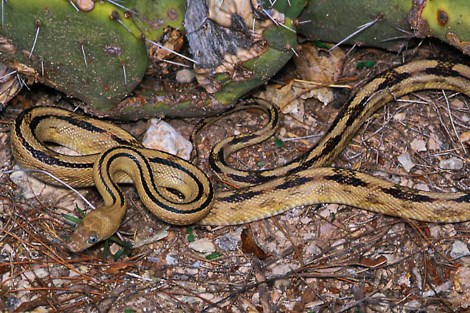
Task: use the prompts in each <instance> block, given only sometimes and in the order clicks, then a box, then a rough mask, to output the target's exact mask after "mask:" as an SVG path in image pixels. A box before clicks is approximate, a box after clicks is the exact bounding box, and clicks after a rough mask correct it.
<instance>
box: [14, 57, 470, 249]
mask: <svg viewBox="0 0 470 313" xmlns="http://www.w3.org/2000/svg"><path fill="white" fill-rule="evenodd" d="M424 89H446V90H453V91H456V92H461V93H463V94H465V95H467V96H470V68H469V67H468V66H466V65H464V64H461V63H453V62H451V61H441V60H422V61H415V62H412V63H408V64H405V65H402V66H399V67H396V68H394V69H392V70H389V71H387V72H385V73H383V74H381V75H379V76H377V77H375V78H374V79H372V80H371V81H370V82H369V83H367V84H366V85H365V86H363V87H362V88H361V89H360V91H359V92H358V93H356V95H355V96H353V97H352V98H351V100H350V101H349V102H348V104H347V105H346V106H345V108H344V109H343V110H342V112H341V113H340V114H339V115H338V117H337V118H336V120H335V121H334V123H333V125H332V126H331V128H330V130H329V131H328V132H327V134H326V135H325V136H324V138H323V139H321V140H320V141H319V143H318V144H316V145H315V146H314V147H312V148H311V149H310V150H309V151H308V152H307V153H305V154H303V155H301V156H299V157H298V158H296V159H294V160H293V161H291V162H289V163H287V164H286V165H284V166H282V167H279V168H274V169H270V170H263V171H242V170H238V169H234V168H231V167H230V166H229V165H228V164H227V162H226V158H227V156H228V155H229V154H231V153H233V152H234V151H237V150H239V149H241V148H243V147H245V146H247V145H251V144H253V143H256V142H258V141H260V140H263V139H265V138H267V137H268V136H270V135H271V134H272V133H274V132H275V129H276V127H277V125H278V118H279V117H278V116H277V111H276V110H274V109H273V108H272V106H271V105H269V103H267V102H265V101H261V100H259V102H260V107H261V109H263V110H265V111H266V112H267V113H268V114H269V116H270V121H269V123H268V126H267V127H266V128H264V129H263V130H260V131H258V132H256V133H254V134H246V135H242V136H238V137H230V138H227V139H225V140H223V141H222V142H221V143H219V144H217V145H216V146H215V147H214V149H213V151H212V154H211V156H210V164H211V166H212V167H213V170H214V171H215V173H216V174H217V175H218V176H220V177H222V179H223V180H224V181H228V182H231V183H233V184H235V185H242V186H245V187H243V188H241V189H237V190H232V191H222V192H218V191H217V192H214V190H213V187H212V185H211V182H210V181H209V179H208V178H207V176H206V175H205V174H204V173H203V172H202V171H201V170H199V169H198V168H197V167H195V166H194V165H192V164H191V163H189V162H187V161H184V160H182V159H180V158H178V157H176V156H172V155H169V154H167V153H164V152H159V151H155V150H149V149H145V148H143V147H142V146H141V144H140V143H139V142H138V141H137V140H136V139H135V138H134V137H132V136H131V135H130V134H129V133H127V132H126V131H124V130H123V129H121V128H119V127H117V126H114V125H112V124H110V123H107V122H104V121H100V120H98V119H94V118H91V117H86V116H83V115H79V114H76V113H73V112H70V111H67V110H63V109H59V108H54V107H35V108H30V109H26V110H25V111H23V112H22V113H21V114H20V115H19V116H18V117H17V118H16V120H15V123H14V125H13V127H12V131H11V144H12V150H13V154H14V157H15V159H16V161H17V163H18V164H20V165H21V166H23V167H27V168H34V169H42V170H45V171H48V172H50V173H52V174H53V175H55V176H57V177H58V178H60V179H61V180H63V181H65V182H66V183H68V184H70V185H72V186H76V187H86V186H92V185H95V186H96V187H97V189H98V191H99V192H100V194H101V195H102V197H103V199H104V205H103V206H102V207H100V208H98V209H96V210H93V211H91V212H90V213H88V214H87V215H86V216H85V217H84V218H83V220H82V222H81V223H80V224H79V225H78V226H77V228H76V230H75V232H74V234H73V235H72V237H71V240H70V242H69V243H68V248H69V249H70V250H71V251H74V252H77V251H81V250H84V249H86V248H88V247H90V246H92V245H94V244H95V243H97V242H99V241H101V240H104V239H106V238H108V237H110V236H111V235H112V234H114V233H115V232H116V231H117V229H118V228H119V226H120V223H121V220H122V219H123V217H124V215H125V212H126V199H125V197H124V195H123V193H122V192H121V191H120V189H119V187H118V185H117V184H119V183H127V182H131V181H133V183H134V184H135V186H136V189H137V191H138V193H139V196H140V198H141V199H142V202H143V203H144V205H145V206H146V207H147V208H148V209H149V210H150V211H151V212H152V213H153V214H155V215H156V216H158V217H159V218H161V219H162V220H164V221H166V222H168V223H172V224H178V225H185V224H194V223H199V224H202V225H230V224H241V223H247V222H251V221H256V220H260V219H263V218H266V217H270V216H273V215H276V214H279V213H282V212H285V211H286V210H288V209H290V208H294V207H299V206H303V205H309V204H316V203H338V204H347V205H350V206H354V207H358V208H362V209H366V210H370V211H374V212H379V213H382V214H387V215H393V216H399V217H404V218H411V219H416V220H421V221H427V222H462V221H467V220H470V193H469V192H468V191H467V192H455V193H436V192H424V191H419V190H415V189H410V188H406V187H402V186H399V185H397V184H393V183H390V182H387V181H384V180H382V179H378V178H375V177H373V176H370V175H367V174H363V173H360V172H357V171H352V170H348V169H340V168H332V167H324V166H325V165H327V164H328V163H330V162H331V161H332V160H333V159H334V158H335V157H337V156H338V154H339V153H340V152H341V150H342V149H343V148H344V147H345V146H346V145H347V144H348V142H349V141H350V140H351V138H352V137H353V136H354V134H355V133H356V132H357V130H358V129H359V128H360V127H361V125H362V124H363V123H364V121H365V120H366V119H367V118H369V117H370V116H371V115H372V114H373V113H374V112H375V111H376V110H377V109H378V108H380V107H382V106H383V105H384V104H386V103H387V102H390V101H391V100H393V99H395V98H398V97H400V96H402V95H404V94H407V93H410V92H414V91H417V90H424ZM47 143H53V144H58V145H62V146H65V147H68V148H70V149H73V150H75V151H78V152H79V153H80V154H81V155H80V156H69V155H64V154H61V153H58V152H55V151H53V150H52V149H50V148H49V147H48V146H47V145H46V144H47ZM37 176H38V177H39V178H40V179H42V180H44V181H46V182H49V183H53V184H57V183H56V182H54V181H52V180H51V179H50V178H49V177H48V176H47V175H44V174H38V175H37Z"/></svg>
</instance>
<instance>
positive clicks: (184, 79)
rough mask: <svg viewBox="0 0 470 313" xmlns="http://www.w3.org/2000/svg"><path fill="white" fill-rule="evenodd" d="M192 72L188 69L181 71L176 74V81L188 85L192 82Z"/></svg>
mask: <svg viewBox="0 0 470 313" xmlns="http://www.w3.org/2000/svg"><path fill="white" fill-rule="evenodd" d="M194 77H195V75H194V72H193V71H191V70H188V69H182V70H179V71H178V72H176V81H177V82H178V83H182V84H188V83H190V82H192V81H193V80H194Z"/></svg>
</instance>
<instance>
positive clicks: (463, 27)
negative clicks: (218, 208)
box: [297, 0, 470, 54]
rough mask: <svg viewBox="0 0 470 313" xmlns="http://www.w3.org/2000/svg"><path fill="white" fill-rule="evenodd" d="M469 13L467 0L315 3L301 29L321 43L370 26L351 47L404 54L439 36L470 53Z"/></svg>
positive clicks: (336, 0) (315, 0)
mask: <svg viewBox="0 0 470 313" xmlns="http://www.w3.org/2000/svg"><path fill="white" fill-rule="evenodd" d="M468 11H469V2H468V1H466V0H453V1H411V0H388V1H373V0H364V1H342V0H330V1H319V0H311V1H309V3H308V5H307V7H306V9H305V10H304V11H303V12H302V14H301V15H300V16H299V18H298V21H297V24H298V31H299V33H300V34H302V35H304V36H307V37H309V38H310V39H315V40H318V39H319V40H327V41H331V42H340V41H342V40H343V39H345V38H347V37H348V36H349V35H351V34H352V33H354V32H355V31H356V30H357V28H358V27H360V26H366V27H364V28H363V29H362V31H359V32H358V33H357V34H356V35H354V36H352V37H351V38H349V39H348V40H347V41H346V43H350V44H359V45H369V46H374V47H381V48H386V49H390V50H400V49H402V47H403V46H404V45H406V43H407V41H408V40H409V39H411V38H414V37H419V38H424V37H436V38H439V39H441V40H443V41H445V42H447V43H449V44H451V45H453V46H455V47H457V48H458V49H460V50H461V51H463V52H464V53H466V54H470V31H469V30H470V15H469V14H468ZM345 16H347V20H346V21H347V23H346V22H345Z"/></svg>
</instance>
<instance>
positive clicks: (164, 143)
mask: <svg viewBox="0 0 470 313" xmlns="http://www.w3.org/2000/svg"><path fill="white" fill-rule="evenodd" d="M142 144H143V145H144V147H146V148H149V149H155V150H160V151H164V152H168V153H170V154H173V155H177V156H179V157H180V158H183V159H185V160H189V158H190V157H191V151H192V149H193V145H192V144H191V142H190V141H189V140H187V139H186V138H184V137H183V136H181V134H180V133H178V132H177V131H176V130H175V129H174V128H173V127H172V126H171V125H170V124H168V123H166V122H164V121H162V120H160V119H156V118H153V119H151V120H150V126H149V128H148V129H147V131H146V132H145V134H144V139H143V140H142Z"/></svg>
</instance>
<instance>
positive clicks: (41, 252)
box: [0, 42, 470, 312]
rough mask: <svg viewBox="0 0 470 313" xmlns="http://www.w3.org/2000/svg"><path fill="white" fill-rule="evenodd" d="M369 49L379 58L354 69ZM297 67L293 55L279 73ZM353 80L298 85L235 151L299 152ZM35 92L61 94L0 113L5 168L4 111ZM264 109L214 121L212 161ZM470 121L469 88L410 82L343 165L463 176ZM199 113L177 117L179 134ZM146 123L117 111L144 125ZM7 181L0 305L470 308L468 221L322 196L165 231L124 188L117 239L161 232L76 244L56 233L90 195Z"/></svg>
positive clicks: (265, 158)
mask: <svg viewBox="0 0 470 313" xmlns="http://www.w3.org/2000/svg"><path fill="white" fill-rule="evenodd" d="M446 49H447V48H442V47H436V46H435V44H434V43H432V42H426V43H424V44H423V45H421V47H420V48H419V49H410V50H408V51H407V52H406V53H401V54H392V53H386V52H383V51H378V50H370V49H353V51H352V52H350V53H349V54H348V56H347V57H346V61H345V65H344V68H343V69H342V75H341V79H340V80H339V83H342V84H349V85H350V86H352V87H354V86H356V85H357V84H359V83H360V82H361V81H363V80H364V79H366V78H368V77H373V76H374V75H375V74H377V73H378V72H380V71H382V70H384V69H387V68H389V67H391V66H392V65H397V64H399V63H401V62H403V60H404V59H405V60H412V59H416V58H423V57H428V56H435V55H442V54H446V53H449V52H447V51H445V50H446ZM452 53H455V52H452ZM467 59H468V57H467ZM362 61H373V64H374V65H373V66H372V68H364V69H358V66H357V64H358V63H360V62H362ZM292 73H294V74H295V67H294V66H293V65H290V66H289V67H287V70H286V71H285V72H284V73H281V74H280V75H279V76H278V77H277V78H276V80H274V81H273V84H274V83H276V84H279V82H280V81H284V82H285V81H287V80H289V79H290V78H291V77H292V76H293V74H292ZM348 94H349V91H347V90H344V89H339V90H338V89H335V92H334V95H335V98H334V100H333V101H332V102H331V103H329V104H327V105H323V104H322V103H320V102H319V101H318V100H314V99H307V100H305V101H304V102H302V105H303V107H304V109H305V112H304V113H303V114H299V113H298V112H297V113H296V114H286V115H284V116H283V121H282V125H281V129H280V131H279V133H278V134H277V135H276V136H275V138H272V139H270V140H268V141H267V142H265V143H263V144H261V145H258V146H255V147H251V148H248V149H245V150H243V151H241V152H238V153H237V154H235V155H234V156H232V157H231V158H230V159H231V162H232V164H233V165H234V166H237V167H244V168H252V169H258V168H268V167H272V166H279V165H282V164H283V163H284V162H286V161H287V160H290V159H292V158H293V157H295V156H297V155H299V154H301V153H302V152H304V151H306V149H308V147H310V146H311V145H312V144H313V143H314V142H315V141H317V140H318V139H319V138H320V136H321V135H322V134H323V133H324V132H325V131H326V130H327V128H328V125H330V124H331V122H332V121H333V119H334V117H335V114H336V113H337V112H338V111H339V108H340V107H341V106H342V105H343V103H344V101H345V100H346V99H347V97H348ZM36 103H42V104H54V105H55V104H63V101H62V98H61V96H60V95H57V94H55V93H54V92H53V91H51V90H44V89H40V88H33V89H31V90H23V91H22V93H21V94H20V95H19V96H17V98H16V99H15V100H14V101H12V103H11V105H10V106H9V107H8V108H6V109H5V110H4V112H3V113H1V115H0V147H1V148H0V149H1V150H0V164H1V167H2V168H1V169H2V170H4V171H6V170H9V169H12V168H13V165H14V161H13V159H12V156H11V152H10V147H9V127H10V124H11V122H12V120H13V119H14V117H15V116H16V115H17V114H18V113H19V112H20V111H21V110H22V109H23V108H25V107H28V106H32V105H35V104H36ZM265 119H266V117H263V116H261V115H260V114H259V113H257V112H237V113H234V114H233V115H230V116H229V117H227V118H225V119H223V120H221V121H220V122H218V123H217V124H215V125H212V126H210V127H208V128H207V129H205V130H204V131H203V132H202V133H201V134H199V136H198V139H197V142H196V143H195V144H196V145H197V147H198V150H199V157H198V159H197V160H195V162H196V164H198V165H199V166H201V167H203V168H204V169H207V164H206V160H207V156H208V153H209V151H210V147H212V146H213V145H214V144H215V143H216V142H217V141H219V140H221V139H223V138H225V137H226V136H228V135H230V134H233V133H234V131H235V132H239V133H244V132H247V131H253V130H255V129H258V128H259V125H260V124H262V123H263V120H265ZM469 121H470V100H469V99H468V98H466V97H464V96H461V95H458V94H454V93H451V92H443V91H427V92H417V93H415V94H412V95H408V96H405V97H402V98H401V99H397V100H396V101H394V102H393V103H390V104H388V105H387V106H386V107H385V108H384V109H382V110H380V111H378V112H377V113H376V114H375V115H374V116H373V117H372V118H371V119H370V120H369V121H368V122H367V123H366V124H365V125H364V126H363V128H362V129H361V130H360V132H359V134H358V135H356V136H355V138H354V139H353V141H352V143H351V144H350V145H349V146H348V147H347V148H346V149H345V151H344V152H343V153H342V155H341V157H340V158H339V159H338V160H337V161H336V162H335V164H334V166H337V167H345V168H351V169H356V170H360V171H364V172H368V173H371V174H373V175H375V176H379V177H382V178H384V179H388V180H391V181H394V182H397V183H400V184H402V185H406V186H410V187H414V188H420V189H426V190H435V191H455V190H462V191H465V190H467V191H468V190H469V189H470V159H469V156H470V154H469V150H470V122H469ZM197 122H198V120H197V119H187V120H171V121H170V123H171V124H172V125H173V126H175V127H176V128H177V129H178V130H179V131H180V132H181V133H182V134H183V135H185V136H186V137H188V136H189V135H190V133H191V130H192V128H193V127H194V125H195V124H196V123H197ZM142 124H143V123H142V122H138V123H134V124H129V125H124V126H125V127H126V128H127V129H128V130H130V131H131V132H134V133H136V134H137V135H138V134H140V132H141V131H140V129H141V127H142ZM449 160H450V161H449ZM449 163H452V164H451V165H449V166H450V167H448V164H449ZM408 166H411V168H409V169H408V171H407V170H406V169H405V167H408ZM16 175H22V173H16ZM0 181H1V182H0V240H1V242H0V250H1V254H0V276H1V281H2V283H1V285H0V311H13V312H15V311H16V312H20V311H27V310H29V311H33V312H48V311H61V312H67V311H68V312H72V311H73V312H105V311H111V312H155V311H156V312H158V311H161V312H385V311H394V312H402V311H410V312H464V311H466V310H469V307H470V252H469V251H468V248H469V246H470V231H469V230H470V227H469V226H470V223H469V222H466V223H455V224H432V223H422V222H416V221H412V220H403V219H399V218H393V217H387V216H383V215H379V214H374V213H370V212H367V211H363V210H358V209H355V208H350V207H346V206H339V205H334V204H325V205H317V206H307V207H302V208H296V209H293V210H291V211H289V212H286V213H285V214H281V215H279V216H276V217H273V218H269V219H265V220H261V221H258V222H254V223H250V224H248V225H242V226H237V227H235V226H234V227H217V228H214V227H212V228H211V227H200V226H194V227H176V226H171V227H170V228H169V229H168V230H167V232H165V231H164V230H165V224H164V223H162V222H161V221H159V220H158V219H157V218H156V217H154V216H153V215H151V214H150V213H149V211H147V210H146V209H145V207H143V206H142V204H141V203H140V201H139V199H138V196H137V195H136V193H135V190H134V189H133V188H132V187H126V188H125V193H126V195H127V197H128V198H129V199H130V203H131V205H130V208H129V210H128V214H127V216H126V218H125V221H124V223H123V225H122V226H121V228H120V236H121V239H123V240H126V241H131V242H132V241H139V240H144V239H147V238H149V237H151V236H153V235H155V234H156V233H158V232H160V231H163V233H162V237H163V238H162V239H161V240H158V241H157V240H156V241H153V242H150V243H148V244H146V245H144V246H142V247H139V248H136V249H133V250H132V251H129V250H126V249H124V250H122V249H121V248H122V246H121V245H119V244H118V243H116V242H113V241H110V242H107V243H105V244H100V245H98V246H97V247H95V248H93V249H90V250H88V251H85V252H84V253H78V254H74V253H70V252H68V251H67V250H66V249H65V247H64V244H63V242H64V240H66V239H67V238H68V236H70V234H71V233H72V231H73V226H72V225H71V224H70V223H69V222H68V219H67V218H64V213H67V214H70V215H79V210H77V208H76V206H78V207H80V208H81V209H84V210H87V207H86V206H84V205H83V203H81V202H77V197H76V195H75V194H73V193H72V192H71V191H68V190H65V191H64V190H59V191H57V188H53V189H52V190H50V189H49V188H51V187H49V186H45V185H40V184H39V185H38V186H35V187H34V186H33V187H34V188H32V193H33V194H32V195H28V196H26V197H25V193H26V191H25V190H26V189H27V187H28V186H26V187H25V186H24V185H25V184H26V185H28V184H29V185H31V184H38V183H37V182H34V181H31V180H27V179H25V178H24V177H20V178H18V177H16V178H12V177H10V175H7V174H3V175H1V176H0ZM13 181H15V182H16V183H14V182H13ZM18 182H20V183H21V184H23V185H20V184H19V183H18ZM29 187H31V186H29ZM220 188H222V186H220ZM28 190H29V189H28ZM56 192H58V193H56ZM83 193H84V194H85V195H86V197H87V198H88V199H89V200H90V201H92V202H93V203H99V202H100V201H101V200H100V198H99V195H98V194H97V192H96V191H94V190H93V189H90V190H86V191H84V192H83ZM77 203H78V204H77ZM122 252H123V253H122ZM116 253H117V254H118V255H114V254H116ZM121 253H122V254H121ZM119 254H120V255H119ZM113 255H114V256H113Z"/></svg>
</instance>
